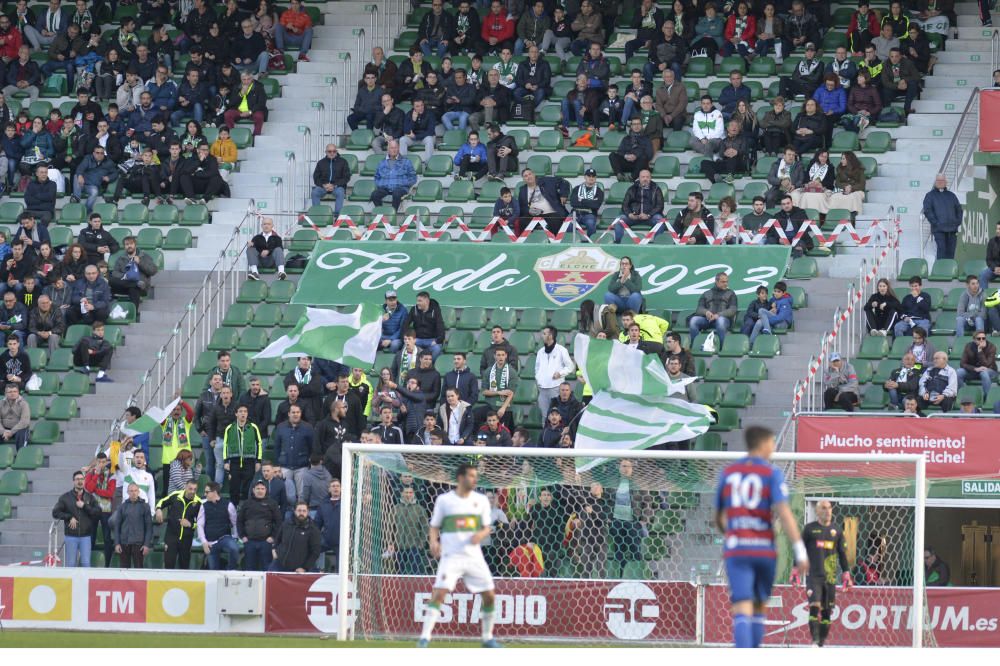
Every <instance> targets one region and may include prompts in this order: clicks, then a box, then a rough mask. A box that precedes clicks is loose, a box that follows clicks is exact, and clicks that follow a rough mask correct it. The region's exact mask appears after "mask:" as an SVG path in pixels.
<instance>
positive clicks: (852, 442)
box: [796, 416, 1000, 479]
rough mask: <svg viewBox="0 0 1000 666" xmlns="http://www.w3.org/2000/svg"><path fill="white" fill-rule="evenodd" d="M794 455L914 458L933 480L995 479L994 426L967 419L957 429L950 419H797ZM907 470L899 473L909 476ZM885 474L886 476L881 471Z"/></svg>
mask: <svg viewBox="0 0 1000 666" xmlns="http://www.w3.org/2000/svg"><path fill="white" fill-rule="evenodd" d="M796 451H798V452H799V453H876V454H878V453H916V454H922V455H923V456H924V458H925V459H926V460H927V476H928V477H930V478H936V479H945V478H956V477H961V478H972V477H1000V450H998V449H997V447H996V425H995V424H993V423H992V422H991V421H987V420H979V419H968V420H963V421H962V422H961V428H956V422H955V421H954V420H951V419H917V418H902V417H892V416H849V417H838V416H800V417H798V427H797V431H796ZM863 467H864V464H863V463H838V464H837V465H836V466H835V467H832V466H831V464H827V463H823V466H822V471H823V473H824V474H827V475H829V474H857V475H859V476H867V474H865V472H864V469H863ZM912 472H913V470H912V466H910V467H907V468H906V469H905V470H904V469H903V467H902V466H901V467H900V473H901V474H904V473H909V474H912ZM880 473H881V474H883V475H884V474H885V473H886V470H884V469H883V470H881V472H880Z"/></svg>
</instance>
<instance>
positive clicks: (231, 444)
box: [222, 421, 263, 460]
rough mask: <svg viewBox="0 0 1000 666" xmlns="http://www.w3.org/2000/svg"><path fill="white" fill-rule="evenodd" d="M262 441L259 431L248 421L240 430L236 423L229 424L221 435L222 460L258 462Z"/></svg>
mask: <svg viewBox="0 0 1000 666" xmlns="http://www.w3.org/2000/svg"><path fill="white" fill-rule="evenodd" d="M241 435H242V437H241ZM262 440H263V438H262V437H261V436H260V430H259V429H258V428H257V426H256V425H254V424H253V423H251V422H250V421H247V424H246V425H245V426H243V428H242V429H241V428H240V426H239V424H238V423H230V424H229V426H228V427H227V428H226V431H225V433H224V434H223V435H222V459H223V460H235V459H237V458H239V459H241V460H260V459H261V457H262V451H261V448H262V446H263V444H262Z"/></svg>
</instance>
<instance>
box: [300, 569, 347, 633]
mask: <svg viewBox="0 0 1000 666" xmlns="http://www.w3.org/2000/svg"><path fill="white" fill-rule="evenodd" d="M348 595H349V600H348V604H347V612H348V619H347V621H348V625H353V624H354V621H355V620H356V619H357V617H358V613H357V611H358V609H359V608H360V607H361V604H360V602H359V600H358V596H357V591H356V589H355V588H354V585H352V584H350V583H349V584H348ZM305 605H306V608H305V610H306V617H308V618H309V622H311V623H312V626H314V627H315V628H316V630H317V631H320V632H322V633H324V634H335V633H337V631H338V630H339V629H340V609H341V607H342V604H341V603H340V576H322V577H320V578H317V579H316V581H315V582H314V583H313V584H312V585H311V586H310V587H309V591H308V592H307V593H306V598H305Z"/></svg>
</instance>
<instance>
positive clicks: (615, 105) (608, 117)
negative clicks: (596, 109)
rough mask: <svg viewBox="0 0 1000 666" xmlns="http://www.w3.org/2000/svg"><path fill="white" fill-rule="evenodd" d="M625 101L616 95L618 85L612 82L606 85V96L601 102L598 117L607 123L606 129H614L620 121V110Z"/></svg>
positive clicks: (623, 106) (623, 108)
mask: <svg viewBox="0 0 1000 666" xmlns="http://www.w3.org/2000/svg"><path fill="white" fill-rule="evenodd" d="M624 110H625V102H624V101H623V100H622V98H621V97H619V96H618V86H617V85H615V84H614V83H612V84H611V85H610V86H608V98H607V99H606V100H604V101H603V102H601V113H600V118H601V120H603V121H604V122H606V123H607V125H608V129H609V130H613V129H616V128H617V127H618V126H619V125H621V122H622V112H623V111H624Z"/></svg>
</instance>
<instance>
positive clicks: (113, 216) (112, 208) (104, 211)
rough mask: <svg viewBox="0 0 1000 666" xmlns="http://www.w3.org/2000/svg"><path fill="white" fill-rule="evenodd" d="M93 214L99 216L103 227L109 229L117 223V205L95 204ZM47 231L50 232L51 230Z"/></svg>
mask: <svg viewBox="0 0 1000 666" xmlns="http://www.w3.org/2000/svg"><path fill="white" fill-rule="evenodd" d="M94 212H95V213H97V214H98V215H100V216H101V222H103V223H104V226H105V227H109V226H111V225H112V224H115V223H116V222H118V204H114V203H103V202H102V203H95V204H94ZM49 231H51V229H50V230H49Z"/></svg>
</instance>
